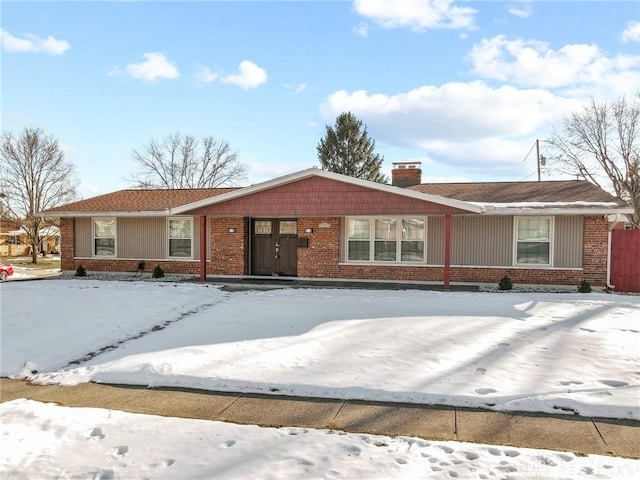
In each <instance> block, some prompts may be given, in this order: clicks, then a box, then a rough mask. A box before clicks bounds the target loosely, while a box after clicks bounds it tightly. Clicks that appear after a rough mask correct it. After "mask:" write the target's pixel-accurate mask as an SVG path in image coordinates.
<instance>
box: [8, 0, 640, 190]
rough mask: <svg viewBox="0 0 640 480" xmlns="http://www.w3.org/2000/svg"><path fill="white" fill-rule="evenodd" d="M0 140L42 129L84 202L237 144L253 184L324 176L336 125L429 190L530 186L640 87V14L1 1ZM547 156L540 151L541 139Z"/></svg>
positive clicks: (464, 5) (625, 7) (635, 10)
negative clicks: (159, 162)
mask: <svg viewBox="0 0 640 480" xmlns="http://www.w3.org/2000/svg"><path fill="white" fill-rule="evenodd" d="M1 9H2V10H1V15H2V16H1V29H2V30H1V36H0V39H1V40H0V41H1V42H2V60H1V62H2V86H1V102H2V104H1V108H2V112H1V113H2V130H3V131H12V132H14V133H19V132H20V131H21V130H22V129H23V128H24V127H27V126H35V127H39V128H42V129H43V130H45V132H46V133H48V134H51V135H53V136H54V137H56V138H57V139H58V140H59V142H60V144H61V145H62V146H63V148H64V150H65V152H66V156H67V159H68V160H70V161H72V162H73V163H74V164H75V165H76V166H77V175H78V178H79V180H80V182H81V183H80V189H79V193H80V195H81V196H82V197H85V198H86V197H88V196H93V195H96V194H101V193H106V192H109V191H113V190H119V189H122V188H127V187H128V186H129V184H127V182H126V181H125V180H124V177H126V176H128V175H129V174H130V173H132V172H133V171H135V168H136V165H135V164H134V162H133V160H132V151H133V149H134V148H140V147H142V146H143V145H144V144H145V143H147V142H148V141H149V140H150V139H151V138H155V139H162V138H164V137H166V136H167V135H170V134H173V133H176V132H181V133H183V134H187V133H188V134H193V135H196V136H206V135H213V136H215V137H216V138H219V139H223V140H226V141H228V142H229V143H230V145H231V147H232V148H233V149H234V150H236V151H237V152H238V154H239V156H240V159H241V160H242V161H243V162H245V163H247V164H248V165H249V167H250V170H249V178H248V183H257V182H260V181H264V180H269V179H271V178H274V177H276V176H280V175H282V174H286V173H291V172H294V171H297V170H301V169H304V168H308V167H311V166H314V165H318V164H319V162H318V159H317V151H316V146H317V144H318V142H319V140H320V139H321V138H322V137H323V136H324V134H325V131H326V129H325V126H326V125H333V124H334V122H335V118H336V117H337V115H339V114H340V113H342V112H345V111H351V112H353V113H354V114H356V116H358V118H360V119H361V120H362V121H363V122H364V123H365V125H366V126H367V129H368V132H369V134H370V136H371V137H372V138H373V139H375V141H376V150H377V152H378V153H380V154H382V155H383V156H384V158H385V162H384V169H385V172H386V173H387V174H388V173H389V172H390V169H391V165H392V163H393V162H398V161H421V162H422V169H423V181H465V180H470V181H500V180H524V179H528V180H535V178H536V161H535V155H531V156H529V157H528V159H527V161H524V159H525V157H526V156H527V154H528V152H529V150H530V149H531V147H532V146H533V145H534V143H535V140H536V139H537V138H539V139H541V140H542V139H544V138H546V137H547V136H548V135H549V132H550V129H551V128H552V127H554V126H560V125H561V123H562V119H563V118H565V117H566V116H567V115H569V114H570V113H571V112H572V111H577V110H579V109H581V108H582V106H583V105H584V104H585V102H586V101H587V100H588V99H589V97H591V96H593V97H594V98H596V99H597V100H613V99H616V98H618V96H620V95H627V96H633V95H635V93H636V92H638V91H640V4H639V3H638V2H636V1H626V0H624V1H615V0H614V1H602V2H592V1H579V2H576V1H574V2H562V1H510V2H501V1H464V0H457V1H453V0H394V1H389V0H354V1H346V0H344V1H340V0H337V1H304V0H298V1H228V2H223V1H197V2H177V1H174V2H169V1H160V2H150V1H122V2H116V1H104V2H93V1H84V2H76V1H67V2H52V1H40V2H29V1H19V2H18V1H4V2H2V5H1ZM541 146H542V149H543V150H544V144H543V143H542V144H541Z"/></svg>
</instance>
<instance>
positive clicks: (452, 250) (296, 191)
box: [41, 163, 631, 287]
mask: <svg viewBox="0 0 640 480" xmlns="http://www.w3.org/2000/svg"><path fill="white" fill-rule="evenodd" d="M421 173H422V172H421V169H420V164H419V163H396V164H394V169H393V172H392V185H383V184H378V183H373V182H369V181H365V180H359V179H355V178H352V177H347V176H344V175H339V174H335V173H330V172H326V171H323V170H319V169H315V168H312V169H307V170H303V171H299V172H296V173H293V174H290V175H286V176H283V177H280V178H276V179H273V180H270V181H267V182H264V183H260V184H257V185H252V186H249V187H245V188H236V189H229V188H220V189H194V190H146V191H145V190H122V191H118V192H114V193H110V194H106V195H101V196H98V197H94V198H90V199H87V200H83V201H79V202H74V203H70V204H68V205H64V206H61V207H57V208H54V209H51V210H48V211H46V212H41V213H42V214H46V216H48V217H50V216H59V217H60V228H61V238H62V240H61V242H62V244H61V252H62V269H63V270H75V269H76V268H77V267H78V265H80V264H82V265H83V266H84V267H85V268H86V269H87V270H90V271H135V270H136V268H137V265H138V262H140V261H145V263H146V264H148V265H150V266H151V265H153V266H155V265H156V264H158V265H160V266H161V267H162V268H163V270H164V271H165V272H167V273H188V274H194V275H199V276H200V277H201V278H202V279H205V278H206V277H207V276H217V275H229V276H245V275H255V276H272V275H279V276H292V277H305V278H314V279H319V278H321V279H371V280H381V279H383V280H398V281H424V282H441V283H443V284H444V286H445V287H448V286H449V285H450V283H451V282H473V283H479V282H482V283H485V282H487V283H495V282H498V281H499V279H500V278H502V277H503V276H504V275H509V277H510V278H511V279H512V281H513V282H514V283H536V284H566V285H575V284H577V283H579V282H580V281H581V280H583V279H586V280H587V281H589V282H590V283H591V284H592V285H594V286H604V285H605V284H606V282H607V278H608V277H607V274H608V262H607V257H608V249H609V245H610V244H609V237H610V235H609V229H610V227H611V226H613V225H615V224H618V223H619V222H621V221H622V222H623V221H624V215H625V214H628V213H630V212H631V209H630V208H628V207H627V206H625V205H624V204H623V203H621V202H620V201H618V200H617V199H616V198H614V197H613V196H611V195H610V194H608V193H607V192H605V191H603V190H601V189H599V188H597V187H595V186H593V185H592V184H590V183H588V182H586V181H544V182H491V183H453V184H452V183H449V184H423V183H421Z"/></svg>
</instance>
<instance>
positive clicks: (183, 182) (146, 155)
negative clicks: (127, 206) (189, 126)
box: [128, 133, 248, 189]
mask: <svg viewBox="0 0 640 480" xmlns="http://www.w3.org/2000/svg"><path fill="white" fill-rule="evenodd" d="M133 159H134V160H135V162H136V163H137V164H138V166H139V171H138V172H135V173H133V174H132V175H131V176H130V177H129V179H128V181H129V182H130V183H131V184H132V185H133V186H134V187H135V188H145V189H150V188H161V189H168V188H215V187H219V186H222V185H237V184H238V182H240V181H242V180H245V179H246V178H247V170H248V167H247V165H245V164H243V163H241V162H240V161H239V159H238V154H237V153H235V152H233V151H232V150H231V147H230V146H229V144H228V143H227V142H226V141H221V140H217V139H215V138H214V137H211V136H209V137H204V138H202V139H201V140H200V141H198V140H197V139H196V138H195V137H193V136H191V135H185V136H182V135H180V134H179V133H176V134H174V135H169V136H168V137H166V138H165V139H164V140H162V141H161V142H158V141H156V140H153V139H152V140H150V141H149V143H147V144H146V145H144V146H143V147H142V149H141V150H134V151H133Z"/></svg>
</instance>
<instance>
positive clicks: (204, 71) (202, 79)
mask: <svg viewBox="0 0 640 480" xmlns="http://www.w3.org/2000/svg"><path fill="white" fill-rule="evenodd" d="M193 77H194V78H195V80H196V82H197V83H212V82H215V81H216V80H217V79H218V78H219V77H220V75H218V74H217V73H213V72H212V71H211V70H210V69H209V67H205V66H204V65H197V66H196V73H194V74H193Z"/></svg>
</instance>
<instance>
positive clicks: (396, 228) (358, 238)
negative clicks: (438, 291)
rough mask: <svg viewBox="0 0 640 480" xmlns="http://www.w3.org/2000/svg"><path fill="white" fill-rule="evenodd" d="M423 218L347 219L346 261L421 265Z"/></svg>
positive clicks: (423, 232) (422, 256) (423, 236)
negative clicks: (419, 263)
mask: <svg viewBox="0 0 640 480" xmlns="http://www.w3.org/2000/svg"><path fill="white" fill-rule="evenodd" d="M424 243H425V219H424V218H348V219H347V259H348V260H349V261H354V262H424Z"/></svg>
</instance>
